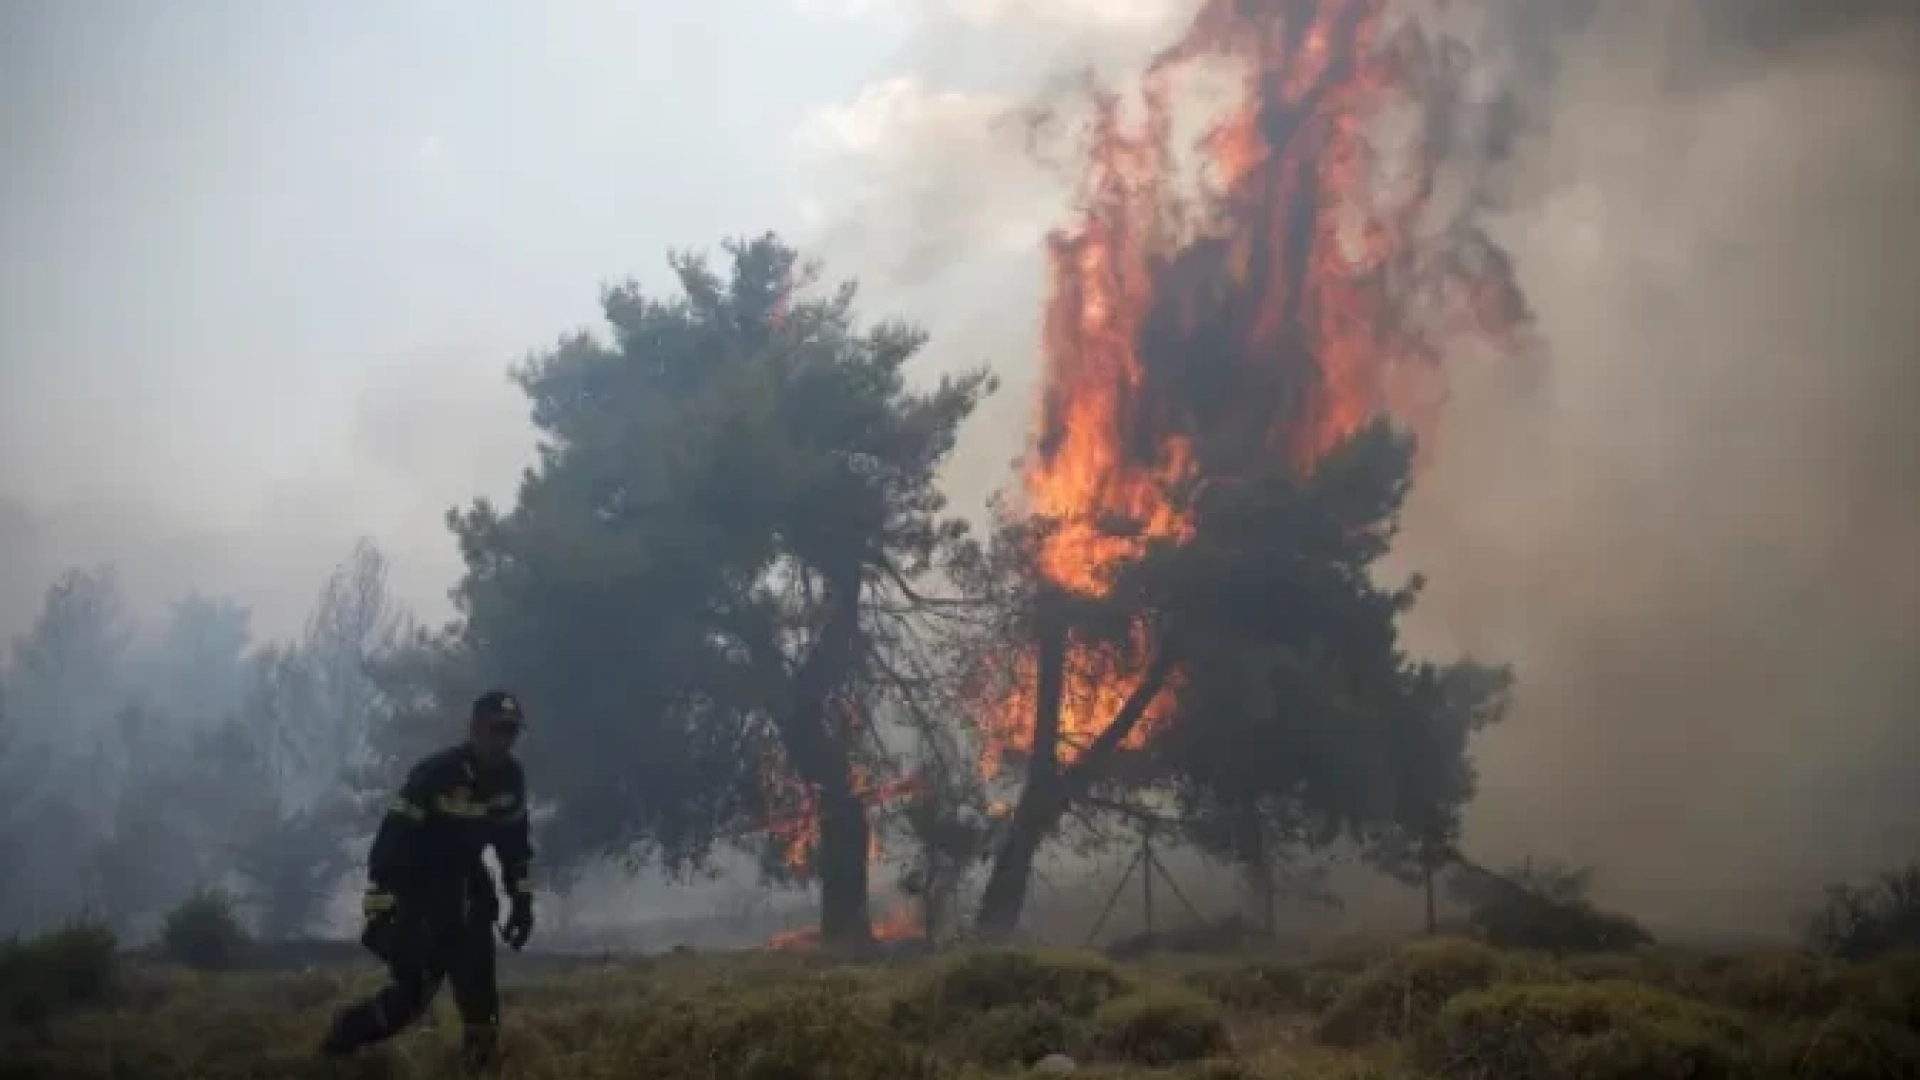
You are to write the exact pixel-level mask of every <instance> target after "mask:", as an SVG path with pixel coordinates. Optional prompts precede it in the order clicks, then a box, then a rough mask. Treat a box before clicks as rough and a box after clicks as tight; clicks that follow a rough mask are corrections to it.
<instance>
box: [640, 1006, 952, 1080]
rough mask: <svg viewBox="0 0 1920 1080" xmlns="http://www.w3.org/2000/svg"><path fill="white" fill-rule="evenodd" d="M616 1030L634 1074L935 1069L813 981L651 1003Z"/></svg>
mask: <svg viewBox="0 0 1920 1080" xmlns="http://www.w3.org/2000/svg"><path fill="white" fill-rule="evenodd" d="M634 1019H635V1020H637V1021H638V1022H637V1023H631V1024H630V1026H629V1027H627V1028H626V1029H625V1030H624V1031H621V1032H620V1033H619V1035H620V1044H619V1045H618V1046H617V1048H615V1052H616V1053H617V1055H618V1058H619V1060H621V1061H622V1062H623V1063H624V1064H625V1065H626V1066H627V1069H628V1071H630V1072H631V1073H632V1075H635V1076H743V1077H745V1076H751V1077H758V1078H769V1080H770V1078H773V1077H780V1078H796V1080H806V1078H814V1077H825V1076H832V1077H834V1078H835V1080H916V1078H920V1077H928V1076H932V1075H934V1074H935V1072H936V1067H935V1064H934V1062H933V1060H932V1059H931V1058H930V1057H928V1056H927V1055H926V1054H925V1053H924V1052H923V1051H920V1050H918V1049H915V1048H912V1047H909V1046H907V1045H905V1044H904V1043H903V1042H902V1041H901V1040H900V1039H899V1038H897V1037H896V1036H894V1035H893V1034H892V1033H890V1032H889V1031H888V1030H887V1029H886V1028H885V1027H883V1026H882V1025H881V1024H880V1023H879V1022H878V1021H877V1020H876V1019H875V1018H874V1017H873V1016H872V1015H871V1014H869V1013H868V1012H866V1011H864V1010H861V1009H856V1008H849V1007H848V1004H847V1001H846V999H845V998H844V997H843V996H840V995H836V994H830V993H823V992H821V991H820V990H819V989H817V988H813V987H779V988H775V989H770V990H761V991H749V992H746V993H743V994H718V993H715V994H707V995H701V996H699V997H697V998H678V999H664V1000H660V1001H656V1002H655V1003H654V1004H653V1005H652V1006H650V1007H649V1008H648V1009H647V1010H646V1011H645V1012H643V1013H641V1014H639V1015H638V1016H636V1017H635V1018H634Z"/></svg>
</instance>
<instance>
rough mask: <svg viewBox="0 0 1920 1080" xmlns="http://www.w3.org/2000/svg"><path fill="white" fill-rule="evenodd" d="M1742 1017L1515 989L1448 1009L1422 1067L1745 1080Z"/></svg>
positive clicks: (1646, 1079) (1555, 987)
mask: <svg viewBox="0 0 1920 1080" xmlns="http://www.w3.org/2000/svg"><path fill="white" fill-rule="evenodd" d="M1751 1035H1752V1033H1751V1032H1750V1031H1749V1030H1748V1029H1747V1027H1746V1025H1745V1023H1744V1021H1743V1020H1742V1019H1741V1018H1740V1017H1738V1016H1737V1015H1736V1014H1734V1013H1732V1012H1730V1011H1727V1010H1724V1009H1720V1008H1718V1007H1716V1006H1712V1005H1708V1004H1705V1003H1703V1002H1695V1001H1688V1000H1686V999H1684V998H1680V997H1677V996H1675V995H1672V994H1667V993H1664V992H1662V991H1659V990H1655V989H1652V988H1650V987H1646V986H1640V985H1636V984H1633V983H1613V982H1598V983H1594V982H1587V983H1581V982H1574V983H1550V984H1547V983H1536V984H1531V985H1528V984H1517V983H1516V984H1508V985H1500V986H1495V987H1491V988H1489V989H1485V990H1476V991H1472V992H1469V993H1466V994H1462V995H1460V996H1459V997H1456V998H1455V999H1453V1000H1452V1001H1450V1002H1448V1003H1447V1004H1446V1005H1445V1006H1444V1007H1443V1008H1442V1009H1441V1010H1440V1014H1439V1016H1438V1017H1437V1018H1436V1019H1435V1021H1434V1023H1433V1025H1432V1026H1431V1027H1430V1028H1429V1029H1428V1030H1426V1031H1425V1032H1423V1033H1422V1035H1421V1037H1420V1038H1419V1039H1417V1040H1416V1043H1415V1045H1416V1055H1415V1056H1416V1060H1417V1061H1418V1062H1419V1063H1420V1064H1422V1065H1424V1066H1425V1067H1426V1068H1427V1069H1429V1070H1431V1071H1433V1072H1435V1073H1437V1074H1440V1075H1444V1076H1447V1077H1449V1078H1453V1080H1496V1078H1500V1080H1504V1078H1507V1077H1522V1076H1523V1077H1527V1078H1529V1080H1745V1078H1747V1077H1751V1076H1754V1075H1756V1074H1757V1069H1758V1064H1759V1063H1758V1062H1757V1061H1756V1060H1755V1056H1754V1054H1753V1052H1752V1051H1751V1049H1750V1045H1751V1042H1750V1040H1751Z"/></svg>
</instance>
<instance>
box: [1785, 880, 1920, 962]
mask: <svg viewBox="0 0 1920 1080" xmlns="http://www.w3.org/2000/svg"><path fill="white" fill-rule="evenodd" d="M1806 937H1807V941H1808V943H1809V944H1811V945H1812V946H1813V947H1814V948H1816V949H1818V950H1820V951H1821V952H1824V953H1827V954H1829V955H1832V956H1837V957H1840V958H1842V959H1846V960H1866V959H1870V958H1872V957H1876V956H1884V955H1886V954H1887V953H1891V952H1897V951H1900V950H1903V949H1914V948H1920V863H1912V864H1909V865H1906V866H1901V867H1896V868H1894V869H1892V870H1888V871H1886V872H1885V873H1883V874H1881V875H1880V876H1879V877H1877V878H1875V879H1874V880H1872V881H1870V882H1867V883H1866V884H1864V885H1835V886H1832V887H1831V888H1829V889H1828V890H1827V896H1826V902H1825V903H1824V904H1822V905H1821V907H1820V909H1819V910H1818V911H1817V912H1815V913H1814V915H1813V917H1812V918H1811V919H1809V920H1808V922H1807V927H1806Z"/></svg>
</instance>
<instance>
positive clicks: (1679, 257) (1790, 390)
mask: <svg viewBox="0 0 1920 1080" xmlns="http://www.w3.org/2000/svg"><path fill="white" fill-rule="evenodd" d="M1838 7H1851V8H1853V9H1854V10H1852V11H1850V12H1842V11H1837V10H1835V11H1826V12H1823V13H1822V14H1823V15H1824V16H1825V17H1824V18H1820V19H1814V18H1812V17H1810V16H1809V17H1806V18H1800V19H1796V18H1794V17H1792V11H1791V10H1790V9H1789V8H1788V7H1787V6H1785V5H1765V4H1746V5H1735V4H1727V3H1701V4H1696V5H1693V6H1692V7H1686V6H1681V7H1675V6H1674V5H1638V4H1623V5H1619V6H1618V7H1617V8H1614V9H1613V10H1608V11H1606V12H1604V13H1603V15H1602V17H1601V18H1600V19H1599V20H1598V21H1596V22H1593V23H1591V24H1590V25H1588V26H1587V27H1585V28H1584V29H1583V30H1582V31H1581V32H1579V33H1578V34H1576V35H1574V36H1572V37H1569V38H1563V39H1560V41H1559V42H1558V43H1557V48H1556V51H1555V59H1556V60H1557V63H1555V64H1554V65H1553V66H1552V69H1551V70H1552V74H1553V79H1552V82H1551V83H1550V84H1549V85H1548V86H1547V87H1546V89H1545V92H1544V97H1542V98H1541V99H1539V100H1537V101H1536V102H1534V104H1535V105H1536V106H1538V108H1539V114H1540V116H1541V118H1542V119H1543V120H1544V128H1543V129H1542V130H1541V131H1540V132H1539V134H1538V135H1537V136H1536V137H1535V138H1534V139H1533V140H1531V141H1530V142H1529V143H1527V144H1526V145H1524V146H1523V148H1522V157H1521V161H1520V166H1521V169H1520V174H1519V176H1518V178H1517V183H1516V191H1515V194H1516V195H1517V196H1519V197H1518V198H1517V199H1516V203H1515V205H1516V206H1518V207H1523V208H1524V209H1522V210H1519V211H1517V212H1516V213H1515V214H1514V215H1513V216H1512V218H1511V219H1510V220H1508V221H1507V222H1505V230H1506V238H1507V240H1508V242H1509V243H1510V245H1511V248H1512V250H1513V251H1514V253H1515V255H1516V257H1517V260H1518V267H1519V272H1520V275H1521V279H1522V283H1523V285H1524V287H1525V288H1526V290H1527V292H1528V294H1529V296H1530V298H1531V300H1532V301H1533V303H1534V304H1535V305H1536V307H1537V310H1538V315H1539V319H1540V329H1541V332H1542V338H1543V344H1544V355H1543V356H1542V358H1541V360H1540V361H1539V364H1540V365H1541V366H1540V367H1538V368H1537V369H1536V370H1533V371H1530V372H1528V373H1527V376H1526V377H1516V373H1513V372H1497V371H1492V370H1485V369H1480V370H1476V369H1472V368H1470V367H1469V368H1465V369H1462V370H1459V371H1457V372H1456V373H1455V382H1454V394H1455V398H1454V402H1453V404H1452V406H1451V409H1450V412H1449V414H1448V416H1447V418H1446V421H1445V427H1444V430H1443V431H1442V432H1441V433H1440V436H1439V442H1438V444H1437V446H1436V448H1435V449H1436V455H1435V461H1434V467H1433V469H1432V472H1431V474H1430V475H1428V476H1427V477H1426V478H1425V480H1424V482H1423V483H1422V484H1421V485H1420V486H1419V487H1418V488H1417V490H1416V495H1415V499H1414V504H1413V506H1412V507H1411V509H1410V514H1409V521H1408V526H1409V528H1408V535H1407V538H1406V541H1405V548H1404V554H1405V556H1406V558H1407V560H1408V561H1409V562H1410V563H1412V564H1415V565H1417V566H1419V567H1420V568H1421V569H1422V570H1425V571H1428V572H1429V573H1430V574H1431V575H1432V579H1433V586H1432V589H1431V591H1430V593H1429V598H1428V601H1427V604H1426V605H1425V608H1424V611H1423V612H1422V614H1421V617H1420V619H1419V623H1418V630H1419V631H1420V632H1421V634H1422V635H1423V637H1424V638H1425V639H1426V640H1428V641H1430V642H1432V643H1433V644H1434V645H1435V646H1436V647H1439V648H1453V647H1458V648H1466V649H1470V650H1473V651H1476V652H1484V653H1487V654H1489V655H1493V656H1502V657H1507V658H1511V659H1512V660H1513V661H1514V662H1515V663H1516V664H1517V665H1518V666H1519V670H1520V673H1521V677H1522V679H1521V681H1522V691H1521V695H1520V699H1519V702H1518V706H1517V711H1516V714H1515V715H1514V716H1513V717H1512V719H1511V721H1510V722H1509V723H1508V724H1507V725H1506V726H1505V728H1504V730H1500V731H1497V732H1495V733H1494V734H1492V735H1491V736H1489V737H1488V739H1487V741H1486V743H1485V746H1484V750H1483V753H1482V755H1481V760H1482V767H1483V777H1484V794H1483V796H1482V799H1481V801H1480V804H1479V805H1478V806H1477V807H1476V810H1475V813H1474V817H1473V822H1472V831H1471V842H1470V843H1471V846H1473V847H1475V848H1476V849H1478V851H1479V852H1480V853H1481V854H1482V855H1483V856H1488V857H1503V856H1517V855H1521V854H1526V853H1534V854H1542V855H1553V856H1561V857H1568V858H1573V859H1577V860H1581V861H1587V862H1591V863H1593V864H1594V865H1595V867H1596V869H1597V870H1598V885H1599V887H1600V888H1601V889H1602V890H1603V891H1604V892H1605V893H1606V894H1607V896H1608V898H1610V899H1613V900H1615V901H1616V902H1618V903H1621V904H1623V905H1626V906H1629V907H1631V908H1632V909H1634V910H1635V911H1636V912H1639V913H1641V914H1642V915H1644V916H1645V917H1647V918H1649V919H1650V920H1653V921H1655V922H1657V923H1664V924H1687V925H1695V926H1708V925H1710V926H1714V927H1718V928H1725V929H1733V928H1750V929H1753V930H1757V931H1767V930H1773V931H1778V930H1780V929H1783V920H1784V919H1785V917H1786V916H1787V915H1788V914H1789V913H1790V912H1791V911H1792V909H1793V908H1794V906H1795V905H1796V904H1798V903H1800V902H1803V901H1805V900H1807V899H1809V897H1810V894H1811V893H1812V892H1813V890H1815V889H1816V888H1817V886H1818V885H1819V884H1820V883H1823V882H1825V881H1829V880H1832V879H1833V878H1834V877H1835V876H1839V875H1853V874H1859V873H1861V872H1863V871H1866V870H1871V869H1873V868H1875V867H1877V866H1879V865H1883V864H1885V863H1887V862H1890V861H1893V860H1896V859H1900V858H1911V857H1912V856H1914V855H1915V854H1916V853H1917V852H1920V810H1916V809H1915V807H1916V805H1920V804H1915V803H1914V801H1913V800H1912V798H1911V794H1910V789H1911V788H1912V787H1913V786H1914V784H1915V783H1916V782H1920V764H1916V762H1920V755H1917V754H1916V750H1920V704H1916V702H1920V669H1916V667H1915V665H1914V657H1916V656H1920V498H1916V489H1915V487H1914V481H1913V478H1912V477H1913V471H1912V470H1913V469H1914V467H1915V465H1916V463H1920V415H1917V414H1920V308H1917V307H1916V306H1915V304H1914V303H1913V282H1914V281H1915V280H1920V215H1916V214H1915V213H1914V208H1915V206H1916V195H1920V114H1917V111H1916V105H1917V104H1920V62H1917V61H1920V34H1916V30H1915V27H1916V25H1917V24H1920V20H1916V19H1914V18H1913V17H1911V14H1905V15H1903V14H1899V13H1892V12H1890V10H1888V9H1889V6H1888V5H1838V6H1836V8H1838ZM1910 11H1911V9H1909V12H1910ZM1842 16H1850V17H1842Z"/></svg>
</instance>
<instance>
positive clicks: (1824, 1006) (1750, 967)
mask: <svg viewBox="0 0 1920 1080" xmlns="http://www.w3.org/2000/svg"><path fill="white" fill-rule="evenodd" d="M1844 974H1845V973H1844V972H1843V971H1842V970H1841V969H1840V968H1839V967H1837V966H1836V965H1833V964H1830V963H1827V962H1825V961H1823V960H1821V959H1819V958H1818V957H1814V956H1809V955H1806V954H1805V953H1790V952H1780V953H1762V954H1758V955H1754V956H1742V957H1739V958H1738V959H1735V960H1732V961H1730V962H1728V963H1725V964H1721V965H1715V966H1714V967H1713V968H1712V969H1711V970H1709V971H1706V972H1703V973H1701V974H1700V975H1699V976H1697V977H1696V978H1695V979H1693V980H1691V985H1690V986H1688V987H1686V989H1689V990H1691V991H1692V992H1693V993H1694V994H1695V995H1696V996H1698V997H1700V998H1703V999H1705V1000H1707V1001H1712V1002H1715V1003H1717V1004H1721V1005H1728V1006H1732V1007H1733V1008H1736V1009H1744V1010H1747V1011H1750V1012H1757V1013H1764V1014H1766V1015H1768V1016H1777V1017H1785V1018H1801V1017H1804V1018H1817V1017H1822V1016H1826V1015H1827V1014H1829V1013H1831V1012H1833V1011H1834V1010H1835V1009H1838V1008H1840V1006H1841V1005H1843V1004H1844V1003H1845V1001H1846V996H1847V984H1846V981H1845V979H1844Z"/></svg>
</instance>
